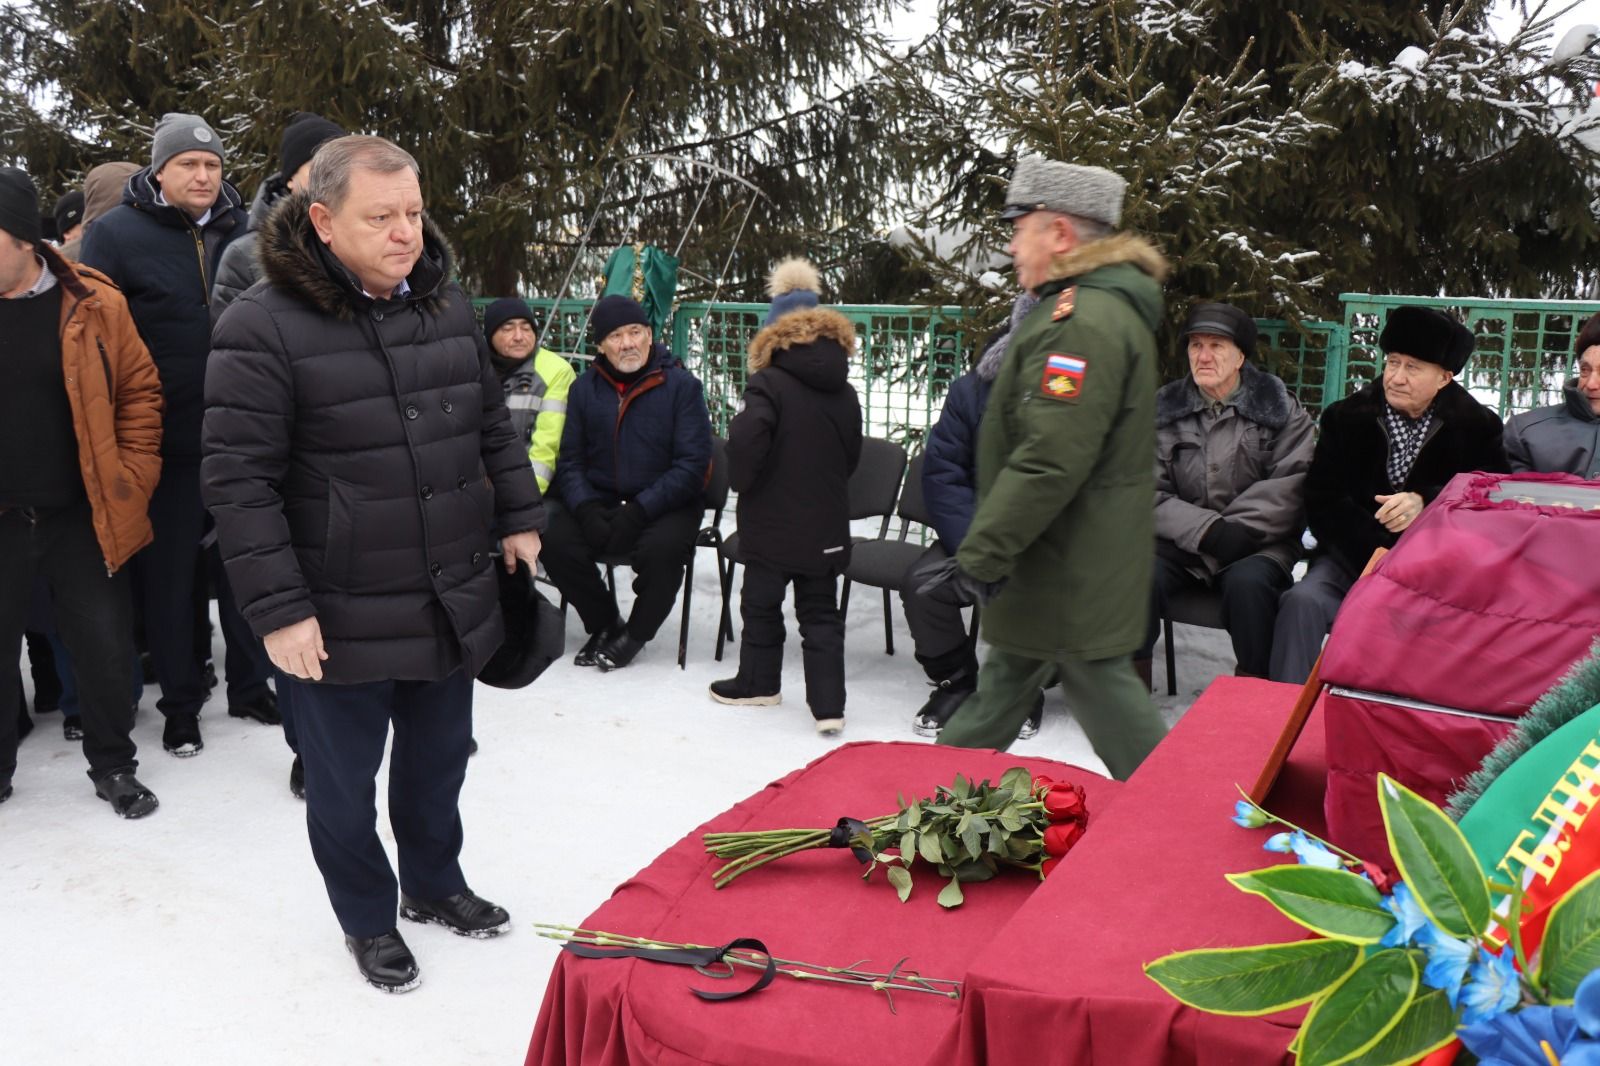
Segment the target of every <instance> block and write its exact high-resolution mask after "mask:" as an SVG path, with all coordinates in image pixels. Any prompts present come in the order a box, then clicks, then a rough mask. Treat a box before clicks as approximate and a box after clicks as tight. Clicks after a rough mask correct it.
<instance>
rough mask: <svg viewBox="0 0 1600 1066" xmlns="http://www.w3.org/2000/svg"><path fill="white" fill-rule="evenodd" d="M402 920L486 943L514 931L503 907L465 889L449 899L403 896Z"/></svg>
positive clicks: (401, 902)
mask: <svg viewBox="0 0 1600 1066" xmlns="http://www.w3.org/2000/svg"><path fill="white" fill-rule="evenodd" d="M400 917H402V918H404V919H405V920H406V921H408V922H432V923H433V924H435V925H442V926H444V927H445V928H446V929H448V930H450V931H451V932H452V933H454V934H456V935H457V936H470V937H473V938H474V939H477V940H483V939H486V938H488V937H491V936H499V935H500V934H501V933H504V932H506V931H507V930H508V929H510V928H511V915H509V914H507V913H506V909H505V908H504V907H500V906H496V905H495V904H493V903H490V902H489V901H488V900H486V899H484V898H483V897H482V896H479V895H478V894H477V893H475V892H473V891H472V889H470V888H463V889H462V890H461V891H460V892H458V893H457V894H456V895H454V896H450V897H448V898H446V899H434V900H422V899H414V898H413V897H411V896H408V895H406V894H405V893H404V892H402V893H400Z"/></svg>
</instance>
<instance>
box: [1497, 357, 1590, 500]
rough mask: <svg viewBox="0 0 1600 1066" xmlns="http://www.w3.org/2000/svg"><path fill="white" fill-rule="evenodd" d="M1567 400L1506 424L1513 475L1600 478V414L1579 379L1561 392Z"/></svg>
mask: <svg viewBox="0 0 1600 1066" xmlns="http://www.w3.org/2000/svg"><path fill="white" fill-rule="evenodd" d="M1562 391H1563V392H1564V394H1565V397H1566V400H1565V402H1564V403H1558V404H1556V405H1555V406H1553V407H1538V408H1535V409H1534V410H1532V411H1524V412H1523V413H1522V414H1520V415H1513V416H1512V417H1511V418H1510V420H1509V421H1507V422H1506V436H1505V444H1506V458H1507V459H1509V460H1510V461H1511V472H1512V473H1514V474H1521V473H1526V472H1528V471H1537V472H1539V473H1541V474H1576V475H1578V476H1579V477H1591V478H1592V477H1600V415H1597V414H1595V413H1594V409H1593V408H1592V407H1590V406H1589V399H1588V397H1586V396H1584V394H1583V393H1581V392H1579V391H1578V383H1577V381H1576V380H1571V381H1568V382H1567V385H1566V388H1565V389H1563V390H1562Z"/></svg>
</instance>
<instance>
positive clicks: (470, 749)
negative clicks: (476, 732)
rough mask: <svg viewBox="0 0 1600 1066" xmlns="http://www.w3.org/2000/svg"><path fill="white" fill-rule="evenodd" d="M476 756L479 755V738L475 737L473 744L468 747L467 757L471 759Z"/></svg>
mask: <svg viewBox="0 0 1600 1066" xmlns="http://www.w3.org/2000/svg"><path fill="white" fill-rule="evenodd" d="M476 754H478V738H477V737H473V738H472V743H470V744H468V745H467V755H468V756H469V757H470V756H473V755H476Z"/></svg>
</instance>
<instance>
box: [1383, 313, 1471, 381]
mask: <svg viewBox="0 0 1600 1066" xmlns="http://www.w3.org/2000/svg"><path fill="white" fill-rule="evenodd" d="M1378 347H1379V348H1382V349H1383V352H1384V354H1385V355H1388V354H1389V353H1391V352H1397V353H1399V354H1400V355H1409V356H1411V358H1413V359H1421V360H1422V361H1423V362H1425V363H1434V364H1436V365H1438V366H1441V367H1443V368H1444V369H1446V370H1448V371H1450V373H1452V374H1459V373H1461V371H1462V368H1464V367H1465V366H1466V365H1467V360H1468V359H1469V358H1471V357H1472V349H1473V348H1474V347H1475V341H1474V340H1473V337H1472V331H1471V330H1470V329H1468V328H1467V327H1466V326H1463V325H1462V324H1461V323H1459V322H1457V321H1456V320H1455V319H1453V318H1451V317H1450V316H1449V315H1447V314H1445V313H1444V312H1443V311H1435V310H1434V309H1433V308H1431V307H1396V308H1395V309H1394V310H1393V311H1390V312H1389V319H1388V321H1387V322H1385V323H1384V324H1383V332H1382V333H1380V334H1379V335H1378Z"/></svg>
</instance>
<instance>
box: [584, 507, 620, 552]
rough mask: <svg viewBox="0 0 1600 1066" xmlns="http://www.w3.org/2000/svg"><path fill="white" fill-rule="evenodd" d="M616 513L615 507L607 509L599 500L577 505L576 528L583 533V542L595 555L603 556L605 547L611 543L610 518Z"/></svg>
mask: <svg viewBox="0 0 1600 1066" xmlns="http://www.w3.org/2000/svg"><path fill="white" fill-rule="evenodd" d="M616 513H617V509H616V508H615V507H607V506H606V505H605V504H603V503H601V502H600V501H599V500H590V501H589V502H588V503H581V504H579V505H578V510H577V515H576V516H577V519H578V528H579V529H580V530H582V531H583V542H584V543H585V544H587V545H588V546H589V550H590V551H591V552H593V553H594V554H595V555H604V554H605V550H606V545H607V544H609V543H610V541H611V521H612V517H613V516H614V515H615V514H616Z"/></svg>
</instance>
